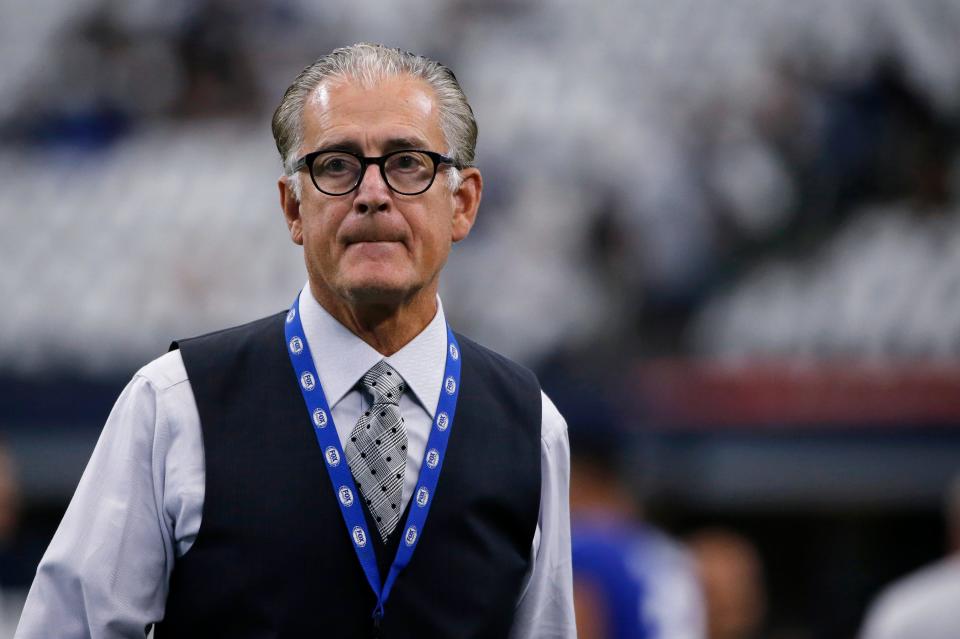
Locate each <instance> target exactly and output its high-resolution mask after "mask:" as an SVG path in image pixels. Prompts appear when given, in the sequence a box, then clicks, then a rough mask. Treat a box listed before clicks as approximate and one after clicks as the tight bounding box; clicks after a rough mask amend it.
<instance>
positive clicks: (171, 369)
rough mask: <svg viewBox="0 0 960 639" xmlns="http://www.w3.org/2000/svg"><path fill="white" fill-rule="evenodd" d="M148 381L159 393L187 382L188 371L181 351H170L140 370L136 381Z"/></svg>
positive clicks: (135, 376)
mask: <svg viewBox="0 0 960 639" xmlns="http://www.w3.org/2000/svg"><path fill="white" fill-rule="evenodd" d="M138 377H139V378H142V379H145V380H147V382H149V384H150V385H151V386H153V387H154V388H155V389H157V390H158V391H164V390H167V389H168V388H171V387H173V386H176V385H177V384H180V383H182V382H185V381H187V371H186V369H185V368H184V367H183V358H182V357H181V356H180V352H179V351H169V352H167V353H164V354H163V355H161V356H160V357H158V358H156V359H155V360H153V361H152V362H150V363H148V364H147V365H145V366H144V367H143V368H141V369H140V370H138V371H137V372H136V374H135V375H134V379H136V378H138Z"/></svg>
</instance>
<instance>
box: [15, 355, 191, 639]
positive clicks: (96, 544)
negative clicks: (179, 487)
mask: <svg viewBox="0 0 960 639" xmlns="http://www.w3.org/2000/svg"><path fill="white" fill-rule="evenodd" d="M164 357H165V358H167V359H166V360H164V358H161V360H164V361H166V362H168V363H169V362H171V361H173V360H175V362H174V363H175V364H179V365H180V368H181V369H182V359H180V357H179V353H177V354H176V355H175V356H174V353H170V354H168V355H167V356H164ZM161 360H157V361H158V362H160V361H161ZM145 370H147V369H145ZM160 370H161V371H162V370H163V369H160ZM142 373H143V371H141V373H138V374H137V375H136V376H135V377H134V378H133V380H132V381H131V382H130V383H129V384H128V385H127V387H126V388H125V389H124V390H123V392H122V393H121V395H120V397H119V399H118V400H117V402H116V404H115V405H114V408H113V410H112V411H111V413H110V416H109V417H108V419H107V422H106V425H105V426H104V429H103V432H102V433H101V435H100V439H99V441H98V442H97V445H96V448H95V449H94V452H93V455H92V457H91V458H90V462H89V463H88V465H87V468H86V470H85V471H84V473H83V476H82V478H81V479H80V483H79V485H78V487H77V490H76V493H75V494H74V496H73V499H72V500H71V502H70V505H69V506H68V508H67V511H66V514H65V515H64V517H63V520H62V521H61V523H60V527H59V528H58V529H57V532H56V534H55V535H54V537H53V540H52V541H51V543H50V546H49V547H48V548H47V551H46V553H45V554H44V556H43V559H42V560H41V561H40V565H39V567H38V569H37V575H36V578H35V580H34V582H33V585H32V586H31V588H30V592H29V594H28V596H27V601H26V604H25V606H24V610H23V614H22V616H21V618H20V624H19V627H18V629H17V633H16V635H15V637H16V639H48V638H49V637H58V638H59V639H80V638H88V637H89V638H91V639H114V638H124V639H125V638H130V637H145V636H146V633H147V630H148V628H149V626H150V625H151V624H153V623H154V622H156V621H159V620H160V619H161V618H162V617H163V611H164V607H165V602H166V596H167V588H168V583H169V578H170V573H171V571H172V569H173V562H174V557H175V554H178V550H181V551H182V548H178V546H179V545H181V544H182V541H183V540H179V539H175V538H174V534H173V529H174V524H175V522H176V518H177V516H179V515H182V514H183V513H182V512H180V513H178V512H177V510H178V509H180V510H182V508H183V505H182V503H181V502H182V498H181V497H180V496H178V497H177V499H175V500H172V501H171V500H167V501H166V502H165V501H164V492H165V482H169V481H170V479H171V478H169V477H167V476H166V475H167V473H168V470H169V469H168V468H167V464H166V460H167V455H168V453H169V448H170V443H171V438H170V436H169V430H168V427H167V420H168V418H169V416H168V415H167V414H166V412H167V406H166V405H165V401H164V393H165V392H166V391H167V390H169V389H168V388H166V387H165V386H163V385H162V384H158V383H157V382H155V381H152V380H151V379H150V378H149V377H147V376H145V375H144V374H142ZM182 377H183V379H182V381H181V385H180V388H178V389H177V392H178V393H179V394H181V395H182V394H184V393H190V390H189V382H187V381H186V377H185V373H184V374H183V375H182ZM161 381H163V380H161ZM183 386H186V389H184V388H183ZM190 395H191V397H190V399H192V393H190ZM173 410H174V412H176V410H178V409H177V408H176V407H174V409H173ZM194 411H195V408H194ZM197 454H198V455H199V456H200V458H201V462H200V463H202V451H197ZM185 474H187V473H184V472H180V473H179V475H180V476H184V475H185ZM200 478H201V481H202V469H201V475H200ZM178 492H179V491H178ZM201 501H202V497H201ZM198 516H199V512H198V513H197V517H196V518H197V521H196V522H192V524H191V525H193V526H195V527H196V526H198V524H199V519H198ZM188 541H192V539H189V540H188Z"/></svg>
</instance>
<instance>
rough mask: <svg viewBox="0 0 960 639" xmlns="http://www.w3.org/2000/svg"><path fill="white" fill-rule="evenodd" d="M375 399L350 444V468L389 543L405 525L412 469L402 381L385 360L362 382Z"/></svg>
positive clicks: (383, 536)
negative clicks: (403, 505)
mask: <svg viewBox="0 0 960 639" xmlns="http://www.w3.org/2000/svg"><path fill="white" fill-rule="evenodd" d="M361 385H362V386H363V388H364V389H365V390H366V391H367V392H368V393H369V394H370V395H371V396H372V397H373V404H372V405H371V406H370V408H369V409H367V410H366V411H365V412H364V413H363V415H361V416H360V419H359V420H357V425H356V426H354V427H353V430H352V431H351V432H350V441H349V442H347V445H346V450H345V452H346V454H347V463H348V464H350V470H351V471H352V472H353V478H354V479H355V480H356V482H357V488H358V489H359V490H360V493H361V494H362V495H363V498H364V499H365V500H366V503H367V508H368V509H369V511H370V515H371V516H373V518H374V520H375V521H376V523H377V530H379V531H380V538H381V539H383V540H384V541H386V540H387V538H388V537H389V536H390V533H391V532H393V529H394V528H396V527H397V522H399V521H400V510H401V509H400V495H401V492H402V490H403V475H404V471H405V470H406V467H407V431H406V430H405V429H404V427H403V417H402V416H401V415H400V396H401V395H403V391H404V389H405V388H406V384H404V382H403V378H402V377H400V374H399V373H397V371H395V370H393V368H391V367H390V365H389V364H387V362H386V361H385V360H381V361H380V363H379V364H377V365H376V366H374V367H373V368H371V369H370V370H369V371H367V373H366V375H364V376H363V379H362V380H361Z"/></svg>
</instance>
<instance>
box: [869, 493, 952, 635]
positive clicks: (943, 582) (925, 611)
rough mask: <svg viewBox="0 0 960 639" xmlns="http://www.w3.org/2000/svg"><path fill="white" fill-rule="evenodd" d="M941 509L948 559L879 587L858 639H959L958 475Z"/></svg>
mask: <svg viewBox="0 0 960 639" xmlns="http://www.w3.org/2000/svg"><path fill="white" fill-rule="evenodd" d="M945 507H946V508H945V514H946V518H947V529H948V535H949V544H950V553H949V555H948V556H946V557H944V558H943V559H941V560H940V561H937V562H936V563H934V564H931V565H929V566H926V567H924V568H922V569H920V570H918V571H917V572H914V573H911V574H909V575H907V576H906V577H903V578H901V579H899V580H897V581H896V582H894V583H893V584H891V585H890V586H888V587H887V588H885V589H884V590H883V592H881V593H880V595H879V596H878V597H877V598H876V599H875V600H874V602H873V604H872V605H871V607H870V609H869V611H868V612H867V615H866V619H865V621H864V623H863V628H862V630H861V633H860V639H956V637H960V475H957V476H956V477H954V479H953V481H952V482H951V483H950V486H949V488H948V490H947V496H946V500H945Z"/></svg>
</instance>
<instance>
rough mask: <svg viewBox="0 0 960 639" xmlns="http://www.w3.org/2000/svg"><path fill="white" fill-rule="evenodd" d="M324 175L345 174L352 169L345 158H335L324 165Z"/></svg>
mask: <svg viewBox="0 0 960 639" xmlns="http://www.w3.org/2000/svg"><path fill="white" fill-rule="evenodd" d="M321 168H322V169H323V172H324V173H343V172H344V171H347V170H349V169H350V167H349V166H348V165H347V162H346V161H345V160H344V159H343V158H333V159H332V160H327V161H326V162H324V163H323V166H322V167H321Z"/></svg>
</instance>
